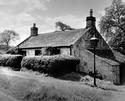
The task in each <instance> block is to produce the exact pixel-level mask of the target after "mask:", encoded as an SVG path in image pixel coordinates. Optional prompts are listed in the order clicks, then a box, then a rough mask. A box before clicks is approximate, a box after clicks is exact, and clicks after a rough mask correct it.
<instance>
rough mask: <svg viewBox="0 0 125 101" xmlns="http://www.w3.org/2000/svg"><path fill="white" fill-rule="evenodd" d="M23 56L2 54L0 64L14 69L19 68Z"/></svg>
mask: <svg viewBox="0 0 125 101" xmlns="http://www.w3.org/2000/svg"><path fill="white" fill-rule="evenodd" d="M22 58H23V57H22V56H21V55H9V54H4V55H0V66H9V67H12V69H14V70H19V69H20V67H21V66H20V64H21V60H22Z"/></svg>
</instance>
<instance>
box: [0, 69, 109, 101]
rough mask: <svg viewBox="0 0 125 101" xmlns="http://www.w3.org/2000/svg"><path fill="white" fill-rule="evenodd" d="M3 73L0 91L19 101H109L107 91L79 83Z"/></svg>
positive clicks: (20, 73) (0, 74) (0, 72)
mask: <svg viewBox="0 0 125 101" xmlns="http://www.w3.org/2000/svg"><path fill="white" fill-rule="evenodd" d="M4 69H5V68H4ZM4 72H5V73H4ZM4 72H2V70H0V91H2V92H3V93H5V94H6V95H8V96H12V97H13V98H15V99H17V100H21V101H109V98H110V96H111V93H110V92H108V91H104V90H102V89H97V88H92V87H90V86H86V85H84V84H83V83H80V82H72V81H65V80H58V79H54V78H52V77H44V76H41V75H39V76H38V75H35V74H33V73H28V72H14V71H7V70H4ZM11 74H12V75H11Z"/></svg>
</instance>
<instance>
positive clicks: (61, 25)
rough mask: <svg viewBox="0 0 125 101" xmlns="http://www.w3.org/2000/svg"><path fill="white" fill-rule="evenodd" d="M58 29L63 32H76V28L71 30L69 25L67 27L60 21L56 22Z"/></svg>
mask: <svg viewBox="0 0 125 101" xmlns="http://www.w3.org/2000/svg"><path fill="white" fill-rule="evenodd" d="M56 27H59V29H60V30H61V31H66V30H74V28H71V27H70V26H69V25H66V24H64V23H63V22H60V21H58V22H56Z"/></svg>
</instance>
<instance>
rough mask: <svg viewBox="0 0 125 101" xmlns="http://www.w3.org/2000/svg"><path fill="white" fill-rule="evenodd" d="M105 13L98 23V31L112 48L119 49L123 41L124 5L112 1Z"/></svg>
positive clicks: (124, 38) (124, 25)
mask: <svg viewBox="0 0 125 101" xmlns="http://www.w3.org/2000/svg"><path fill="white" fill-rule="evenodd" d="M105 12H106V13H105V15H104V16H102V18H101V20H100V23H99V26H100V31H101V33H102V34H103V35H104V36H105V38H106V40H107V41H109V40H110V41H109V44H110V45H111V46H112V47H113V48H120V47H121V46H120V44H122V43H123V42H124V40H125V34H124V33H125V4H124V3H123V2H122V1H121V0H113V2H112V4H111V5H110V6H109V7H107V8H106V9H105Z"/></svg>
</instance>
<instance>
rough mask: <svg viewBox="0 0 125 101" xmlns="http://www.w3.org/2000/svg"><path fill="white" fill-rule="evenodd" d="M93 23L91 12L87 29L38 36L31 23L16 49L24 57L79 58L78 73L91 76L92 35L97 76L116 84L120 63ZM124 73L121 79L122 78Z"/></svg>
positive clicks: (118, 81) (94, 20) (118, 78)
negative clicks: (97, 39)
mask: <svg viewBox="0 0 125 101" xmlns="http://www.w3.org/2000/svg"><path fill="white" fill-rule="evenodd" d="M95 23H96V18H95V17H93V12H92V10H91V11H90V16H88V17H87V18H86V28H80V29H75V30H67V31H54V32H50V33H43V34H38V28H37V27H36V24H34V25H33V27H32V28H31V35H30V36H29V37H28V38H27V39H26V40H24V41H23V42H21V43H20V44H19V45H17V47H18V49H19V50H20V51H21V53H22V54H23V55H26V56H36V55H57V54H66V55H74V56H75V57H78V58H80V65H79V68H78V71H81V72H85V73H89V74H91V73H93V48H92V47H91V44H90V38H91V37H92V36H93V35H95V36H96V37H98V38H99V42H98V45H97V48H96V55H97V56H96V61H97V75H99V76H101V78H103V79H107V80H110V81H113V82H114V83H117V84H119V83H120V82H121V79H120V78H121V76H120V64H119V62H118V60H117V59H116V57H115V55H114V52H113V51H112V50H111V48H110V46H109V45H108V44H107V43H106V41H105V40H104V39H103V37H102V36H101V34H100V33H99V32H98V31H97V29H96V26H95ZM120 58H121V56H120ZM122 59H123V58H122ZM123 61H124V60H123ZM122 71H123V70H122ZM124 71H125V70H124ZM123 74H124V73H123ZM123 74H122V77H124V75H123Z"/></svg>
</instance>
